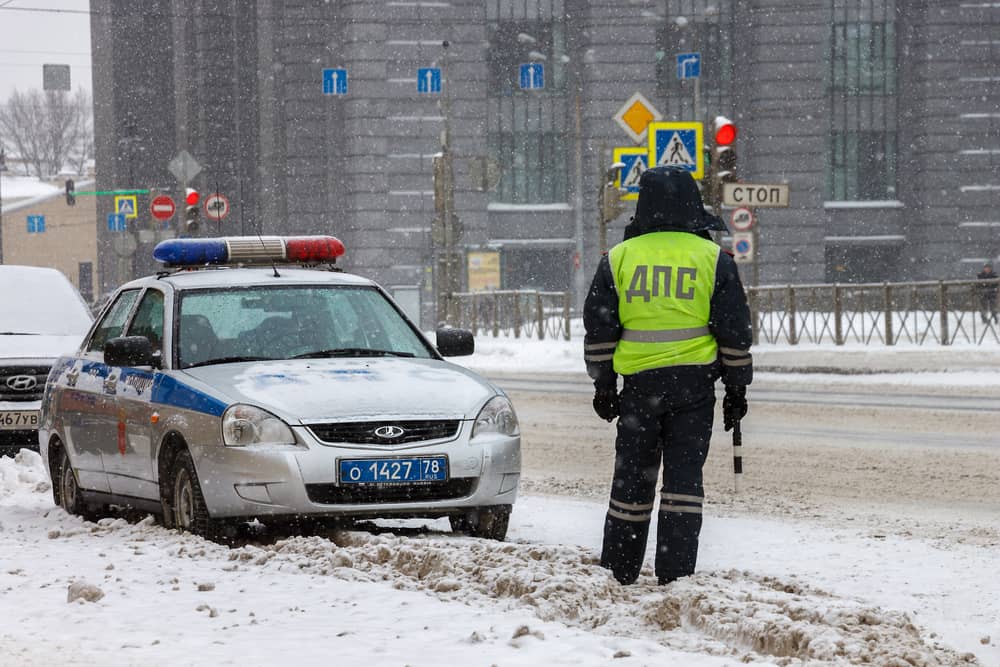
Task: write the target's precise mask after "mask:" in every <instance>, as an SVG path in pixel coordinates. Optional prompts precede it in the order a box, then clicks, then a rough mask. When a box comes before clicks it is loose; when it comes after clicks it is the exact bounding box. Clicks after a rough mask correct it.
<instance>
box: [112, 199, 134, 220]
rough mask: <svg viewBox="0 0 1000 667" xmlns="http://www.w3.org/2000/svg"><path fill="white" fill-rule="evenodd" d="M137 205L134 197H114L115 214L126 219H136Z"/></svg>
mask: <svg viewBox="0 0 1000 667" xmlns="http://www.w3.org/2000/svg"><path fill="white" fill-rule="evenodd" d="M138 208H139V207H138V205H137V204H136V196H135V195H116V196H115V213H119V214H121V215H124V216H125V217H126V218H135V217H138V215H139V214H138Z"/></svg>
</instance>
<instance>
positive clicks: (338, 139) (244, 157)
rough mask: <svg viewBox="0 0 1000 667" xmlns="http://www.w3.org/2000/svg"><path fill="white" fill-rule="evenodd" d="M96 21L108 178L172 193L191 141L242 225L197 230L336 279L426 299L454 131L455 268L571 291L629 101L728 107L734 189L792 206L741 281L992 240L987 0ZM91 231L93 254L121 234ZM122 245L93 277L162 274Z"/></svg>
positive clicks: (585, 275)
mask: <svg viewBox="0 0 1000 667" xmlns="http://www.w3.org/2000/svg"><path fill="white" fill-rule="evenodd" d="M91 7H92V11H93V12H94V16H93V19H92V42H93V54H94V56H93V57H94V86H95V90H94V101H95V126H96V136H97V166H98V169H97V173H98V174H99V176H98V178H99V181H100V182H99V188H100V189H113V188H126V187H132V188H152V189H159V190H162V191H166V192H172V193H175V194H178V195H179V193H181V191H182V187H183V186H184V185H185V184H183V183H181V182H179V180H178V179H177V178H176V177H175V176H174V175H173V174H172V173H171V172H170V170H169V169H168V164H169V163H170V161H171V160H172V159H173V158H174V157H175V156H176V155H177V154H178V153H179V152H180V151H182V150H186V151H187V152H188V153H190V154H191V155H192V156H193V157H194V158H195V159H196V160H197V162H198V163H199V165H200V166H201V167H202V170H201V172H200V173H198V174H197V175H196V176H194V177H193V178H191V179H190V183H188V184H187V185H190V186H192V187H195V188H197V189H198V190H199V191H200V192H202V193H203V194H204V193H210V192H213V191H219V192H221V193H224V194H225V196H227V197H228V198H229V200H230V202H231V211H232V213H231V215H230V216H229V217H227V218H226V219H225V220H223V221H221V222H220V223H218V224H216V223H210V222H207V221H205V220H204V216H203V217H202V222H201V225H200V226H199V228H198V230H197V231H194V232H191V233H194V234H199V235H201V234H213V235H214V234H216V233H218V232H219V231H221V232H222V233H224V234H234V233H235V234H241V233H262V234H278V233H281V234H294V233H308V234H320V233H323V234H325V233H330V234H334V235H336V236H339V237H340V238H342V240H343V241H344V242H345V244H346V245H347V248H348V254H347V256H346V257H345V258H344V260H343V261H342V265H343V266H344V267H345V268H346V269H348V270H351V271H356V272H359V273H362V274H365V275H368V276H371V277H372V278H374V279H376V280H378V281H379V282H380V283H382V284H383V285H387V286H399V287H408V288H414V289H417V290H419V293H420V294H421V295H422V296H423V300H424V306H425V312H427V310H428V308H429V304H430V303H431V302H432V301H433V296H434V289H433V281H434V277H435V276H434V274H435V271H434V267H435V258H436V257H438V256H439V254H440V252H441V251H440V247H439V244H438V243H437V242H436V238H435V237H436V235H435V233H434V232H435V226H434V219H435V193H434V179H433V170H434V167H433V161H434V156H435V155H436V154H438V153H439V152H440V151H441V145H442V139H441V137H442V133H443V131H444V130H445V129H447V130H448V136H449V147H450V149H451V153H452V155H453V156H454V161H453V169H454V186H455V197H454V212H455V214H456V215H457V218H458V221H459V222H460V226H461V236H460V238H459V239H458V241H457V248H458V249H459V251H460V253H462V254H463V257H464V253H469V252H473V253H482V252H498V253H499V257H500V268H501V272H500V273H501V275H500V286H501V287H502V288H509V289H518V288H535V289H545V290H557V291H574V292H576V293H577V296H578V297H579V294H580V292H581V291H582V289H583V286H584V285H585V284H586V283H588V282H589V280H590V276H591V274H592V272H593V269H594V266H595V265H596V261H597V259H598V257H599V254H600V249H599V248H598V211H597V193H598V191H599V189H600V187H601V184H602V182H603V179H604V173H605V170H606V169H607V167H608V166H609V165H610V164H611V155H612V149H613V148H614V147H617V146H628V145H634V144H633V142H632V139H630V138H629V137H628V136H627V135H626V134H625V132H624V131H623V130H622V128H621V127H619V126H618V124H617V123H616V122H615V121H614V120H613V116H614V115H615V113H616V112H617V111H618V110H619V108H620V107H621V106H622V105H623V104H624V102H625V101H626V100H627V99H629V97H630V96H632V95H633V93H636V92H639V93H641V94H642V95H644V96H645V97H646V98H647V99H648V100H650V101H651V102H652V103H653V105H654V106H656V107H657V108H658V110H659V111H660V112H661V113H662V114H663V117H664V119H665V120H702V121H706V122H709V121H711V119H713V118H714V117H715V116H716V115H719V114H721V115H725V116H728V117H729V118H731V119H732V120H733V121H734V122H735V123H736V125H737V126H738V128H739V131H740V134H739V137H738V139H737V143H736V151H737V154H738V164H739V168H738V173H739V177H740V179H741V180H743V181H746V182H751V183H782V184H788V186H789V187H790V192H791V205H790V206H789V207H788V208H768V209H758V211H757V213H758V223H757V225H758V227H757V229H758V237H757V244H756V262H755V265H753V266H751V265H746V266H745V267H744V268H746V269H747V272H746V274H745V280H746V281H747V282H753V281H758V282H759V283H761V284H774V283H789V282H794V283H809V282H834V281H838V282H844V281H853V282H870V281H876V282H881V281H884V280H906V279H917V280H921V279H941V278H965V277H969V276H970V275H971V274H973V273H974V272H975V270H978V268H979V267H980V266H981V264H982V262H983V261H984V260H986V259H987V258H991V257H994V256H996V255H997V253H998V251H1000V214H998V213H997V209H998V207H1000V86H998V82H1000V66H998V63H1000V36H998V35H1000V5H998V4H997V3H986V2H973V1H961V0H945V1H943V2H930V1H929V0H796V1H789V2H785V1H779V0H628V1H627V2H618V3H607V2H603V1H598V0H478V1H473V0H440V1H438V0H435V1H433V2H432V1H429V0H420V1H408V0H399V1H391V2H385V1H381V0H337V1H331V2H327V1H325V0H143V2H141V3H135V2H131V1H129V0H92V2H91ZM445 43H447V46H445ZM687 52H699V53H700V54H701V58H702V75H701V78H700V80H699V82H698V95H697V97H698V100H697V103H698V106H697V108H696V107H695V94H694V92H695V91H694V84H693V81H692V80H690V79H688V80H681V79H678V78H677V73H676V72H677V70H676V55H677V54H680V53H687ZM526 64H527V65H531V64H540V65H542V67H543V71H544V82H543V86H542V87H541V88H532V89H528V90H525V89H523V87H522V84H523V81H522V80H521V66H522V65H526ZM420 68H439V69H441V71H442V74H443V77H442V78H443V79H444V82H443V86H442V92H440V93H437V92H431V93H424V92H418V85H419V84H418V76H417V73H418V70H419V69H420ZM325 69H337V70H342V71H346V75H347V79H346V83H347V92H346V94H343V95H340V94H324V74H323V71H324V70H325ZM327 83H328V84H329V83H330V82H329V81H327ZM341 85H342V84H341ZM175 198H176V197H175ZM110 205H111V202H110V201H104V200H102V201H101V202H99V207H101V208H100V209H99V211H98V216H97V218H98V220H99V221H100V220H103V218H104V216H105V215H106V213H107V212H110V209H109V207H110ZM147 205H148V202H142V203H141V204H140V208H142V207H143V206H147ZM144 210H145V209H144ZM628 215H629V212H628V210H626V211H625V212H624V213H623V214H622V215H621V216H619V218H618V219H617V220H615V221H614V222H613V223H612V225H611V228H610V233H609V239H610V241H611V242H612V243H613V242H615V241H617V240H618V239H620V235H621V230H622V228H623V227H624V225H625V224H626V223H627V220H628ZM147 222H148V221H147ZM136 224H138V225H140V226H141V225H143V224H144V222H143V221H142V220H141V219H140V220H139V221H138V222H137V223H136ZM97 231H98V235H99V237H100V239H101V241H102V242H101V243H100V244H99V247H100V248H101V249H102V253H105V254H110V253H111V252H112V250H111V248H112V245H111V243H112V239H111V236H112V235H113V234H114V232H109V231H108V229H107V227H106V226H104V225H101V224H98V230H97ZM179 231H180V232H181V233H187V230H184V229H183V228H181V229H180V230H179ZM161 234H162V233H161ZM136 238H137V239H138V240H139V243H138V250H137V252H136V255H135V258H134V261H133V262H132V265H131V266H123V265H122V264H121V263H120V262H118V263H116V262H113V261H102V262H101V263H100V266H101V268H102V270H101V277H100V281H101V284H102V287H103V288H104V289H108V288H110V287H113V285H114V284H115V283H117V282H120V281H122V280H123V279H125V278H127V277H129V276H128V275H126V274H128V273H143V272H147V271H149V270H152V269H153V268H154V266H153V264H152V262H151V260H150V259H148V257H149V250H150V248H149V247H148V246H149V244H148V243H147V242H146V241H148V240H149V238H150V236H149V234H147V235H146V241H144V240H142V239H139V237H138V235H137V236H136ZM437 240H438V241H439V240H440V239H437ZM723 242H724V243H725V240H723ZM478 256H481V255H477V257H478ZM460 262H464V259H460ZM459 273H460V274H461V275H463V276H464V272H462V271H460V272H459ZM462 280H463V281H464V280H465V279H464V278H462Z"/></svg>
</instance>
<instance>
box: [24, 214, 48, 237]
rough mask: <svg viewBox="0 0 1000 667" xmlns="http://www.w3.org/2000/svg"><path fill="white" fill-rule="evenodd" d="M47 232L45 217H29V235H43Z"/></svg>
mask: <svg viewBox="0 0 1000 667" xmlns="http://www.w3.org/2000/svg"><path fill="white" fill-rule="evenodd" d="M44 231H45V216H44V215H29V216H28V233H29V234H41V233H43V232H44Z"/></svg>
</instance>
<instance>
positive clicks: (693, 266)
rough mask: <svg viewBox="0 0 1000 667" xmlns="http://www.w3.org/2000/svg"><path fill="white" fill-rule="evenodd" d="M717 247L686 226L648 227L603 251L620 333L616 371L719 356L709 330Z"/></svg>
mask: <svg viewBox="0 0 1000 667" xmlns="http://www.w3.org/2000/svg"><path fill="white" fill-rule="evenodd" d="M719 252H720V248H719V246H718V245H717V244H715V243H714V242H712V241H710V240H708V239H703V238H701V237H700V236H696V235H694V234H691V233H688V232H652V233H649V234H642V235H640V236H636V237H633V238H631V239H629V240H628V241H625V242H623V243H619V244H618V245H616V246H615V247H614V248H612V249H611V251H610V252H609V253H608V258H609V260H610V262H611V273H612V276H613V277H614V281H615V287H616V289H617V291H618V315H619V319H620V320H621V323H622V328H623V332H622V337H621V339H620V340H619V341H618V346H617V347H616V348H615V352H614V368H615V371H616V372H617V373H620V374H622V375H631V374H633V373H638V372H640V371H644V370H649V369H652V368H663V367H667V366H686V365H698V364H710V363H712V362H714V361H715V360H716V358H717V356H718V346H717V345H716V342H715V338H714V337H713V336H712V335H711V333H710V332H709V330H708V317H709V312H710V310H711V302H712V292H713V291H714V290H715V269H716V263H717V262H718V258H719Z"/></svg>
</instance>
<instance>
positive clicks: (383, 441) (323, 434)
mask: <svg viewBox="0 0 1000 667" xmlns="http://www.w3.org/2000/svg"><path fill="white" fill-rule="evenodd" d="M460 424H461V422H460V421H459V420H457V419H448V420H434V421H429V420H425V421H418V420H410V421H373V422H342V423H335V424H310V425H309V430H310V431H312V433H313V435H315V436H316V437H317V438H319V439H320V440H321V441H323V442H328V443H334V444H341V443H348V444H352V445H400V444H403V443H407V442H423V441H425V440H440V439H442V438H454V437H455V436H456V435H457V434H458V427H459V425H460ZM382 427H395V428H397V429H402V433H400V434H398V435H392V434H389V435H385V436H379V435H376V434H375V432H376V431H378V430H379V429H381V428H382Z"/></svg>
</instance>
